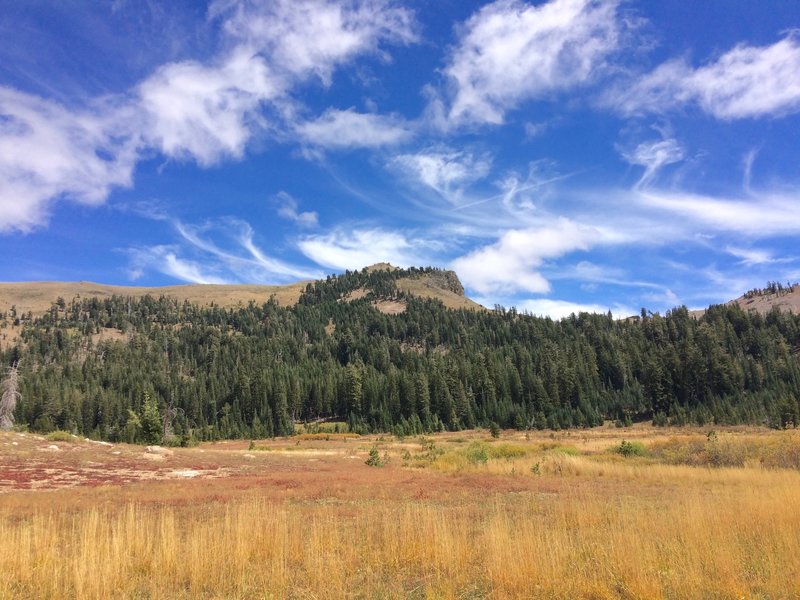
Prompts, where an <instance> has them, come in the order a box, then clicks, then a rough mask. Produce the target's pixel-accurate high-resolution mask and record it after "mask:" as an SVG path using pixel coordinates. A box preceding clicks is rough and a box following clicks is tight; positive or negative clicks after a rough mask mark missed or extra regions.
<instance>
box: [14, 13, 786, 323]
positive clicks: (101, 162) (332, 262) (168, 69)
mask: <svg viewBox="0 0 800 600" xmlns="http://www.w3.org/2000/svg"><path fill="white" fill-rule="evenodd" d="M0 40H2V43H0V255H2V256H3V257H4V258H5V260H3V261H2V262H0V281H30V280H35V281H41V280H58V281H79V280H84V281H96V282H102V283H109V284H119V285H147V286H155V285H171V284H179V283H263V284H281V283H287V282H293V281H297V280H301V279H310V278H319V277H324V276H325V275H327V274H331V273H341V272H344V271H345V270H346V269H349V270H355V269H360V268H362V267H364V266H367V265H370V264H373V263H377V262H390V263H392V264H393V265H398V266H404V267H407V266H428V265H431V266H437V267H442V268H448V269H453V270H455V271H456V272H457V273H458V275H459V277H460V278H461V281H462V282H463V284H464V286H465V288H466V292H467V295H468V296H470V297H471V298H473V299H475V300H477V301H479V302H481V303H483V304H484V305H486V306H488V307H493V306H495V305H498V304H499V305H503V306H516V307H518V308H519V309H520V310H525V311H528V312H531V313H533V314H540V315H548V316H551V317H554V318H560V317H563V316H566V315H569V314H570V313H572V312H578V311H583V310H588V311H598V312H606V311H608V310H611V311H612V312H613V313H614V314H615V315H616V316H619V317H622V316H626V315H630V314H638V313H639V312H640V311H641V308H643V307H645V308H647V309H648V310H652V311H654V312H655V311H659V312H662V313H663V312H664V311H666V310H669V309H671V308H673V307H676V306H680V305H686V306H688V307H690V308H697V307H703V306H707V305H708V304H712V303H719V302H724V301H727V300H730V299H732V298H735V297H738V296H739V295H741V294H742V293H743V292H745V291H747V290H749V289H752V288H754V287H763V286H764V285H765V284H766V283H767V282H768V281H780V282H794V281H797V280H800V254H798V251H797V241H798V239H800V3H798V2H796V1H795V0H764V1H759V2H755V1H750V0H748V1H744V0H704V1H703V2H686V1H685V0H660V1H659V2H651V1H647V2H644V1H635V0H630V1H621V0H620V1H615V0H609V1H593V0H551V1H549V2H523V1H522V0H497V1H496V2H488V3H483V2H471V1H467V0H437V1H436V2H428V1H424V0H408V1H406V2H400V1H397V2H395V1H392V0H369V1H362V0H341V1H337V0H269V1H257V0H242V1H237V0H215V1H212V2H210V3H204V2H193V1H188V0H169V1H166V0H164V1H158V0H114V1H99V0H98V1H90V0H62V1H59V2H52V1H50V0H47V1H45V0H26V1H25V2H18V1H17V0H0Z"/></svg>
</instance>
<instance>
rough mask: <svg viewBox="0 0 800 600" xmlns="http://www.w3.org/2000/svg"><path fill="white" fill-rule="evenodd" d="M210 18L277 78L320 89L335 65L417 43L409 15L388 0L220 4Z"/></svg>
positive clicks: (227, 0)
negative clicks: (384, 47)
mask: <svg viewBox="0 0 800 600" xmlns="http://www.w3.org/2000/svg"><path fill="white" fill-rule="evenodd" d="M210 13H211V14H212V15H216V16H220V15H222V16H223V17H224V18H225V22H224V29H225V31H226V32H227V33H228V35H229V36H230V37H231V39H232V41H233V43H234V44H235V45H237V46H244V47H247V48H251V49H252V50H253V51H254V52H258V53H260V54H261V55H263V56H265V57H268V58H269V62H270V64H271V65H272V66H273V67H274V68H275V69H277V70H279V71H281V72H283V73H287V74H289V75H291V76H293V77H299V78H307V77H310V76H311V77H313V76H315V77H317V78H319V79H320V80H321V81H322V82H323V83H324V84H325V85H329V84H330V82H331V76H332V73H333V70H334V69H335V68H336V67H337V66H338V65H339V64H341V63H343V62H347V61H350V60H352V59H353V58H355V57H356V56H358V55H361V54H366V53H371V54H379V53H380V47H381V44H382V43H383V42H389V43H393V44H410V43H412V42H415V41H416V39H417V35H416V31H415V29H416V24H415V22H414V14H413V12H412V11H410V10H408V9H406V8H402V7H398V6H395V4H394V3H393V2H390V1H388V0H369V1H366V0H345V1H336V0H271V1H269V2H257V1H254V0H244V1H241V2H236V1H231V0H222V1H218V2H215V3H214V4H213V5H212V7H211V9H210ZM384 58H386V57H385V55H384ZM387 60H388V58H387Z"/></svg>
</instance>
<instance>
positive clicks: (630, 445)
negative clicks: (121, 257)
mask: <svg viewBox="0 0 800 600" xmlns="http://www.w3.org/2000/svg"><path fill="white" fill-rule="evenodd" d="M614 452H616V453H617V454H621V455H622V456H624V457H625V458H629V457H631V456H646V455H647V448H645V446H644V444H642V443H641V442H629V441H627V440H622V442H621V443H620V445H619V446H616V447H615V448H614Z"/></svg>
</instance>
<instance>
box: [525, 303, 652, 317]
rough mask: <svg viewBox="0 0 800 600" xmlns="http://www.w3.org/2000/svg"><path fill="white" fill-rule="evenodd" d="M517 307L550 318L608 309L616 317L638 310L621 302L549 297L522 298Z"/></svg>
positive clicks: (603, 311)
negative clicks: (597, 301)
mask: <svg viewBox="0 0 800 600" xmlns="http://www.w3.org/2000/svg"><path fill="white" fill-rule="evenodd" d="M517 309H519V310H524V311H527V312H529V313H531V314H533V315H538V316H540V317H550V318H551V319H563V318H565V317H569V316H570V315H572V314H576V315H577V314H580V313H582V312H586V313H599V314H607V313H608V311H609V310H610V311H611V314H612V315H613V316H614V318H616V319H622V318H624V317H629V316H631V315H635V314H638V311H635V310H633V309H631V308H630V307H627V306H623V305H621V304H606V305H602V304H583V303H578V302H569V301H567V300H552V299H549V298H532V299H528V300H523V301H522V302H520V303H519V304H517Z"/></svg>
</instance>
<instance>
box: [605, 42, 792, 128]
mask: <svg viewBox="0 0 800 600" xmlns="http://www.w3.org/2000/svg"><path fill="white" fill-rule="evenodd" d="M798 73H800V42H798V39H797V34H796V33H794V32H793V33H789V34H788V35H786V36H785V37H784V38H783V39H781V40H779V41H777V42H775V43H774V44H772V45H769V46H749V45H746V44H739V45H737V46H735V47H734V48H732V49H731V50H729V51H728V52H726V53H724V54H722V55H721V56H720V57H719V58H717V59H716V60H713V61H710V62H708V63H706V64H705V65H703V66H700V67H697V68H693V67H692V66H690V65H689V64H688V63H687V62H686V61H685V60H681V59H678V60H671V61H668V62H665V63H663V64H662V65H660V66H659V67H658V68H656V69H655V70H654V71H652V72H650V73H648V74H645V75H644V76H642V77H640V78H639V79H638V80H634V81H632V82H631V81H628V82H625V83H622V84H620V85H618V86H617V87H615V88H613V89H612V90H610V91H609V92H607V93H606V94H605V99H604V103H605V104H606V105H607V106H609V107H613V108H614V109H616V110H618V111H620V112H622V113H623V114H627V115H632V114H641V113H663V112H668V111H671V110H673V109H675V108H678V107H681V106H686V105H691V104H694V105H696V106H698V107H699V108H700V109H702V110H703V111H705V112H706V113H708V114H710V115H712V116H714V117H716V118H718V119H724V120H732V119H746V118H756V117H764V116H782V115H785V114H789V113H795V112H798V111H800V78H798V76H797V74H798Z"/></svg>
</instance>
